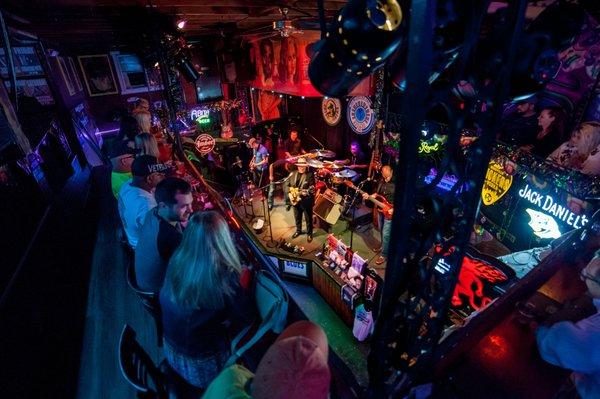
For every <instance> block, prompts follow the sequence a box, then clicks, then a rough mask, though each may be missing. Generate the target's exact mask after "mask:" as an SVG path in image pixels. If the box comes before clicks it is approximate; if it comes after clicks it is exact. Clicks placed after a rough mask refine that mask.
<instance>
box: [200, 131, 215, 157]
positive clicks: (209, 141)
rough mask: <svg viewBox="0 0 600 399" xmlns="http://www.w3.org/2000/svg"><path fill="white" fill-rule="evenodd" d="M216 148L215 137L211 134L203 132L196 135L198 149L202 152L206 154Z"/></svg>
mask: <svg viewBox="0 0 600 399" xmlns="http://www.w3.org/2000/svg"><path fill="white" fill-rule="evenodd" d="M214 148H215V138H214V137H213V136H211V135H210V134H206V133H204V134H201V135H200V136H198V137H196V149H197V150H198V151H199V152H200V154H202V155H205V154H208V153H209V152H211V151H212V150H213V149H214Z"/></svg>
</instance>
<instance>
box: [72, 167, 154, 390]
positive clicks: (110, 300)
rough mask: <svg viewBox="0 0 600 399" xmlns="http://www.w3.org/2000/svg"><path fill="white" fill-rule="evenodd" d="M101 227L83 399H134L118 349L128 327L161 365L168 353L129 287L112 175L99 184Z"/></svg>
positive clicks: (88, 320) (91, 291)
mask: <svg viewBox="0 0 600 399" xmlns="http://www.w3.org/2000/svg"><path fill="white" fill-rule="evenodd" d="M97 184H98V185H99V186H98V190H97V192H98V195H99V197H100V198H99V201H100V204H99V205H100V206H99V208H100V213H101V214H100V222H99V224H98V231H97V235H96V244H95V247H94V251H93V260H92V270H91V273H90V286H89V294H88V304H87V312H86V317H85V332H84V338H83V348H82V355H81V366H80V372H79V383H78V389H77V397H78V398H81V399H95V398H98V399H104V398H111V399H119V398H134V397H135V392H134V390H133V389H132V388H131V387H130V386H129V385H128V384H127V382H126V381H125V380H124V379H123V377H122V375H121V372H120V370H119V364H118V357H117V353H118V352H117V349H118V348H117V346H118V342H119V335H120V333H121V330H122V328H123V325H124V324H125V323H127V324H129V325H130V326H132V327H133V328H134V329H135V331H136V332H137V335H138V340H139V341H140V343H141V344H142V346H143V347H144V348H145V349H146V351H147V352H148V353H149V354H150V356H151V357H152V358H153V359H154V361H155V362H156V363H158V362H159V361H160V360H162V350H161V349H159V348H158V347H157V346H156V333H155V327H154V322H153V320H152V319H151V317H150V316H149V315H148V314H147V313H146V311H145V310H144V309H143V307H142V305H141V303H140V302H139V300H138V299H137V297H136V296H135V295H134V294H133V292H131V290H130V289H129V287H128V286H127V281H126V267H127V260H126V259H127V258H126V255H125V252H124V250H123V248H122V246H121V244H120V242H119V240H118V237H117V231H118V226H119V223H120V221H119V216H118V213H117V208H116V201H115V200H114V198H113V197H112V193H111V191H110V170H108V168H106V169H105V170H104V171H103V173H102V176H101V178H100V179H99V181H98V182H97Z"/></svg>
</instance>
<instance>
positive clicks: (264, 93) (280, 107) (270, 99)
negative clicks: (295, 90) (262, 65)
mask: <svg viewBox="0 0 600 399" xmlns="http://www.w3.org/2000/svg"><path fill="white" fill-rule="evenodd" d="M251 93H252V111H253V113H254V122H255V123H257V122H263V121H268V120H272V119H278V118H281V117H283V116H285V115H286V114H287V101H286V96H284V95H282V94H278V93H275V92H272V91H269V90H252V91H251Z"/></svg>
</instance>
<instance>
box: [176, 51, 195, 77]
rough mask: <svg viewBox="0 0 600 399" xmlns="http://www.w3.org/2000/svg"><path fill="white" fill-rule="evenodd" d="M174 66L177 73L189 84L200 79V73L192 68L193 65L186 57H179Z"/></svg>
mask: <svg viewBox="0 0 600 399" xmlns="http://www.w3.org/2000/svg"><path fill="white" fill-rule="evenodd" d="M175 64H176V65H177V68H178V69H179V72H181V73H182V74H183V76H184V77H185V78H186V79H187V80H188V81H190V82H192V83H194V82H196V81H197V80H198V78H200V73H199V72H198V71H197V70H196V68H194V64H192V63H191V62H190V60H189V59H187V57H185V56H182V55H180V56H179V57H178V58H177V60H176V62H175Z"/></svg>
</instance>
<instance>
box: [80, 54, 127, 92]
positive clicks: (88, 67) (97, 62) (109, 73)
mask: <svg viewBox="0 0 600 399" xmlns="http://www.w3.org/2000/svg"><path fill="white" fill-rule="evenodd" d="M77 59H78V60H79V66H80V67H81V72H82V73H83V78H84V80H85V86H86V87H87V90H88V93H89V95H90V97H96V96H105V95H108V94H117V93H118V92H119V91H118V89H117V82H116V81H115V75H114V74H113V70H112V67H111V65H110V60H109V58H108V55H107V54H95V55H80V56H78V57H77Z"/></svg>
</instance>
